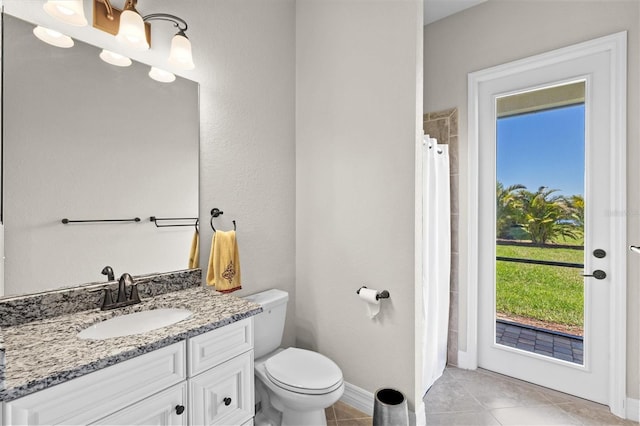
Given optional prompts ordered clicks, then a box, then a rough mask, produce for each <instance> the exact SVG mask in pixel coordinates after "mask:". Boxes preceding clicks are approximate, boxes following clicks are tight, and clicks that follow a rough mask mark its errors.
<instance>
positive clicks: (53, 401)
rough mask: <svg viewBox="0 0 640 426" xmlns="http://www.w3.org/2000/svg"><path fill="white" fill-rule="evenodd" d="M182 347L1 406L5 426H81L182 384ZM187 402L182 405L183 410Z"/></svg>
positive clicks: (167, 349) (80, 378) (125, 362)
mask: <svg viewBox="0 0 640 426" xmlns="http://www.w3.org/2000/svg"><path fill="white" fill-rule="evenodd" d="M185 355H186V345H185V342H179V343H175V344H173V345H170V346H167V347H164V348H161V349H158V350H156V351H153V352H150V353H148V354H144V355H141V356H139V357H136V358H133V359H130V360H128V361H123V362H121V363H118V364H116V365H113V366H111V367H107V368H103V369H101V370H98V371H96V372H95V373H91V374H87V375H85V376H82V377H78V378H77V379H73V380H69V381H67V382H64V383H62V384H59V385H56V386H53V387H51V388H47V389H45V390H42V391H39V392H34V393H32V394H30V395H27V396H24V397H22V398H19V399H16V400H14V401H11V402H8V403H6V404H5V406H4V416H5V424H6V425H56V424H70V425H84V424H90V423H93V422H96V421H98V420H100V419H102V418H104V417H106V416H108V415H111V414H113V413H116V412H118V411H119V410H122V409H123V408H125V407H128V406H130V405H132V404H134V403H136V402H138V401H142V400H143V399H146V398H149V397H152V396H153V395H154V394H156V393H157V392H158V391H161V390H164V389H167V388H169V387H171V386H173V385H176V384H179V383H181V382H185V380H186V378H187V375H186V363H185V359H186V356H185ZM186 403H187V401H186V400H185V401H184V402H183V405H184V404H186Z"/></svg>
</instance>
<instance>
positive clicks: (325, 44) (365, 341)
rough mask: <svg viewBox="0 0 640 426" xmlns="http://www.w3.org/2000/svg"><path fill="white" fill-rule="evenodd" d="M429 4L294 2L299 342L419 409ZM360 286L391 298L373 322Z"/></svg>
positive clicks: (367, 385) (356, 380)
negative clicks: (421, 155)
mask: <svg viewBox="0 0 640 426" xmlns="http://www.w3.org/2000/svg"><path fill="white" fill-rule="evenodd" d="M421 3H422V2H420V1H376V0H371V1H369V0H367V1H357V2H354V1H349V0H333V1H327V0H300V1H298V2H297V3H296V67H297V77H296V78H297V85H296V99H297V102H296V117H297V118H296V172H297V174H296V182H297V187H296V214H297V218H296V219H297V220H296V223H297V229H296V255H297V256H296V266H297V269H296V291H297V297H296V311H297V320H296V339H297V343H298V345H299V346H301V347H306V348H311V349H314V350H317V351H319V352H321V353H323V354H326V355H328V356H329V357H331V358H332V359H333V360H335V361H336V362H337V363H338V365H340V367H341V368H342V369H343V372H344V375H345V380H346V381H347V382H349V383H351V384H354V385H356V386H358V387H361V388H364V389H365V390H367V391H370V392H374V391H375V390H376V389H377V388H380V387H387V386H391V387H396V388H398V389H400V390H401V391H403V392H404V393H405V395H407V397H408V399H409V400H410V403H411V404H413V402H414V400H415V399H414V396H415V394H416V393H415V389H414V388H415V384H416V383H415V382H416V380H415V374H414V361H415V358H414V352H415V351H414V348H415V344H414V330H415V321H414V267H415V262H414V191H415V189H414V188H415V186H414V176H415V175H414V173H415V172H414V161H415V144H416V136H417V135H418V133H420V134H421V133H422V132H421V127H422V111H421V108H420V102H421V99H420V97H421V96H420V94H421V87H420V86H421V84H422V75H421V73H420V68H421V67H420V62H421V60H422V59H421V53H422V46H421V44H422V34H421V33H422V4H421ZM362 285H366V286H368V287H370V288H376V289H378V290H383V289H387V290H389V292H390V293H391V298H390V299H389V300H387V301H384V302H383V303H382V308H381V310H382V312H381V314H380V316H379V317H378V318H377V319H376V320H370V319H369V318H368V317H367V316H366V310H365V304H364V303H363V302H362V301H360V300H359V299H358V297H357V296H356V290H357V289H358V288H359V287H360V286H362Z"/></svg>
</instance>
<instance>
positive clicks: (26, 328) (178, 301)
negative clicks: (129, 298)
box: [0, 287, 262, 401]
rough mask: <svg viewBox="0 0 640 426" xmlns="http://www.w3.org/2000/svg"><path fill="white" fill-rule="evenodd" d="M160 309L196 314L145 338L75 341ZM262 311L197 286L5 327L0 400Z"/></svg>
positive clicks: (1, 338)
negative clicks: (104, 324)
mask: <svg viewBox="0 0 640 426" xmlns="http://www.w3.org/2000/svg"><path fill="white" fill-rule="evenodd" d="M158 308H184V309H189V310H190V311H192V312H193V315H192V316H191V317H189V318H187V319H185V320H183V321H181V322H178V323H176V324H173V325H171V326H168V327H164V328H160V329H157V330H153V331H150V332H147V333H143V334H137V335H132V336H124V337H116V338H110V339H105V340H83V339H80V338H78V337H77V334H78V332H79V331H81V330H83V329H85V328H86V327H88V326H90V325H92V324H95V323H97V322H100V321H104V320H106V319H109V318H112V317H114V316H118V315H124V314H128V313H132V312H139V311H144V310H149V309H158ZM261 311H262V308H261V307H260V305H257V304H255V303H251V302H249V301H247V300H244V299H241V298H238V297H235V296H232V295H227V294H220V293H217V292H215V291H213V290H211V289H209V288H206V287H195V288H189V289H186V290H181V291H175V292H171V293H166V294H161V295H158V296H155V297H151V298H146V299H143V301H142V303H140V304H138V305H133V306H128V307H125V308H120V309H114V310H111V311H100V310H99V309H94V310H89V311H83V312H78V313H73V314H66V315H60V316H57V317H53V318H47V319H43V320H40V321H33V322H29V323H26V324H22V325H15V326H11V327H3V328H2V330H0V342H2V345H3V349H4V358H5V360H4V361H5V363H4V366H5V368H4V376H5V377H4V387H3V388H0V401H11V400H14V399H16V398H19V397H22V396H25V395H28V394H30V393H32V392H35V391H38V390H41V389H45V388H48V387H51V386H54V385H56V384H59V383H63V382H65V381H67V380H70V379H73V378H76V377H80V376H83V375H85V374H88V373H91V372H94V371H97V370H99V369H101V368H105V367H108V366H110V365H114V364H117V363H118V362H121V361H125V360H127V359H131V358H134V357H136V356H138V355H142V354H144V353H147V352H151V351H153V350H156V349H159V348H162V347H164V346H168V345H170V344H172V343H175V342H178V341H181V340H185V339H186V338H188V337H193V336H197V335H199V334H202V333H205V332H207V331H210V330H213V329H216V328H220V327H222V326H224V325H227V324H230V323H233V322H236V321H240V320H242V319H244V318H248V317H251V316H253V315H256V314H258V313H260V312H261ZM1 361H2V360H1V359H0V362H1ZM0 383H1V382H0Z"/></svg>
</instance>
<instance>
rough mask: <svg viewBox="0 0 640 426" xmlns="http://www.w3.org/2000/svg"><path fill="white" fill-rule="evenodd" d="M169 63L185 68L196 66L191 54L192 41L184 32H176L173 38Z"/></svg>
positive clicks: (190, 68)
mask: <svg viewBox="0 0 640 426" xmlns="http://www.w3.org/2000/svg"><path fill="white" fill-rule="evenodd" d="M169 63H170V64H171V65H173V66H175V67H176V68H180V69H183V70H192V69H194V68H195V67H196V66H195V64H194V63H193V57H192V56H191V42H190V41H189V39H188V38H187V36H185V35H184V33H183V32H180V33H178V34H176V35H175V36H173V39H172V40H171V52H170V53H169Z"/></svg>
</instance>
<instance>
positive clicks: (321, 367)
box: [246, 290, 344, 426]
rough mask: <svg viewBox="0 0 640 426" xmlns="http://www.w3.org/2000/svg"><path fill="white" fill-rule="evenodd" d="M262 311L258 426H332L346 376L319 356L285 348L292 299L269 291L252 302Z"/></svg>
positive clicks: (257, 347)
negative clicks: (331, 411) (330, 416)
mask: <svg viewBox="0 0 640 426" xmlns="http://www.w3.org/2000/svg"><path fill="white" fill-rule="evenodd" d="M246 299H247V300H250V301H252V302H254V303H258V304H260V305H261V306H262V309H263V312H262V313H260V314H258V315H256V316H255V317H254V336H255V337H254V354H255V358H256V359H255V362H254V371H255V378H256V402H257V403H259V405H260V406H261V410H260V413H256V425H273V426H279V425H282V426H307V425H321V426H324V425H326V424H327V421H326V417H325V412H324V409H325V408H327V407H329V406H331V405H333V404H334V403H335V402H336V401H338V400H339V399H340V397H341V396H342V394H343V393H344V382H343V377H342V371H341V370H340V367H338V366H337V365H336V363H335V362H333V361H332V360H330V359H329V358H327V357H326V356H324V355H322V354H319V353H317V352H313V351H309V350H305V349H299V348H286V349H283V348H279V346H280V343H281V342H282V333H283V331H284V317H285V315H286V302H287V300H288V294H287V293H286V292H284V291H281V290H267V291H265V292H262V293H258V294H255V295H251V296H248V297H246Z"/></svg>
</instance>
